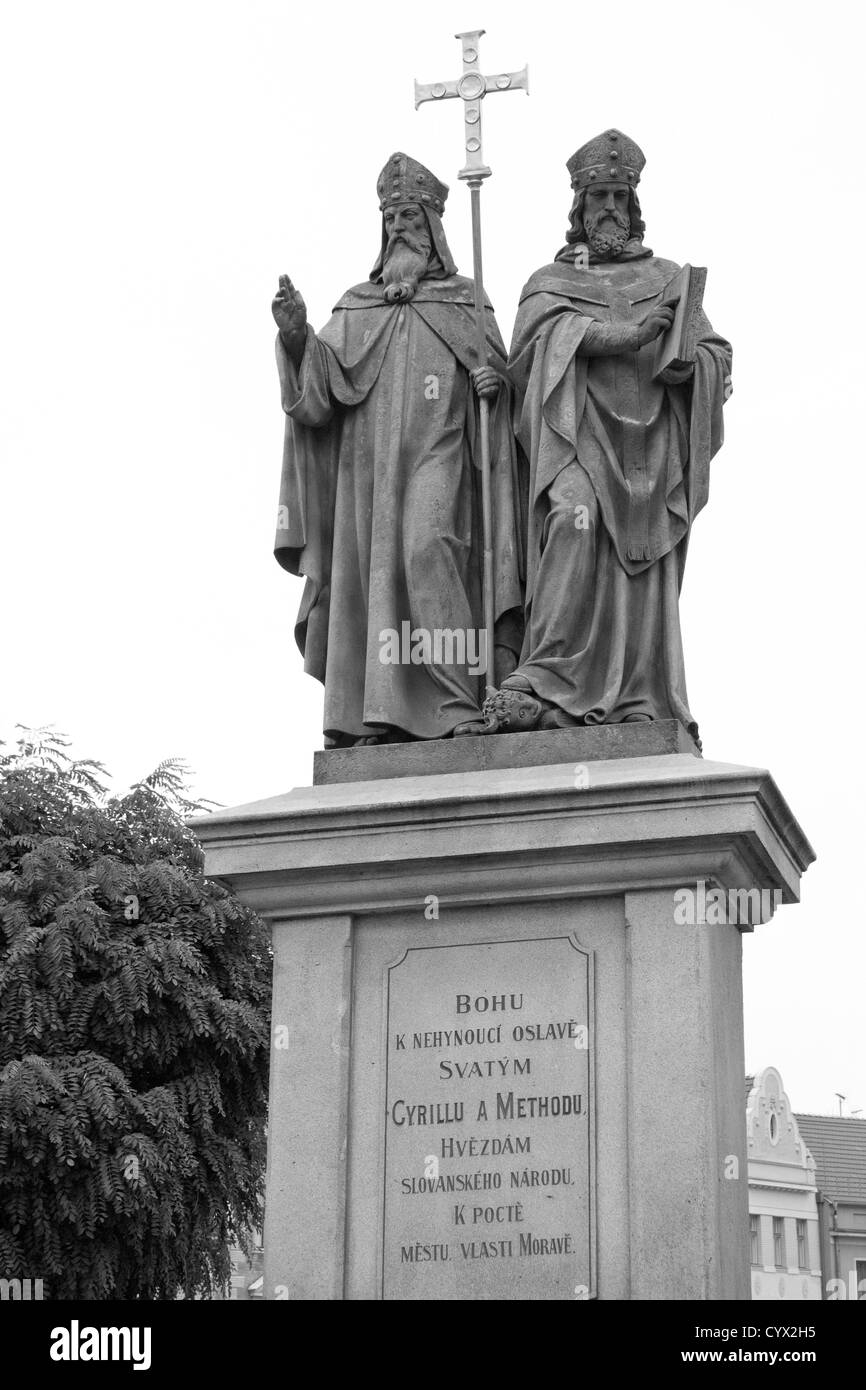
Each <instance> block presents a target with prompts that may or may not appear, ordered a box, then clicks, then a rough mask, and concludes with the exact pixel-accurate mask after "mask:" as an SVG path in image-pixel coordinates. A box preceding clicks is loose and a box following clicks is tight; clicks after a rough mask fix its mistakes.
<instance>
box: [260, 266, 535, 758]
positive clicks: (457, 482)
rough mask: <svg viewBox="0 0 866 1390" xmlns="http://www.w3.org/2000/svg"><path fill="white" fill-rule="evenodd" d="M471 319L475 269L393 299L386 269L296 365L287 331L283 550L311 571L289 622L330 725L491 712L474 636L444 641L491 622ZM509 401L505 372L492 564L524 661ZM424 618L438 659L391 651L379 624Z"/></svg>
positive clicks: (421, 732) (500, 355)
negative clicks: (387, 655)
mask: <svg viewBox="0 0 866 1390" xmlns="http://www.w3.org/2000/svg"><path fill="white" fill-rule="evenodd" d="M488 309H489V306H488ZM487 330H488V354H489V357H488V360H489V362H490V364H491V365H494V366H496V367H497V368H498V370H500V371H501V372H502V373H503V374H505V375H506V376H507V368H506V353H505V348H504V346H503V344H502V340H501V338H500V336H499V331H498V329H497V327H496V324H495V321H494V319H493V315H492V312H488V314H487ZM474 331H475V318H474V311H473V288H472V282H471V281H470V280H467V279H466V278H465V277H463V276H458V275H446V276H445V277H444V278H439V279H436V280H432V279H431V280H424V281H422V282H421V283H420V284H419V285H418V287H417V290H416V292H415V296H414V298H413V299H412V300H411V301H409V302H408V303H405V304H386V303H385V302H384V299H383V286H382V285H381V284H373V283H364V284H361V285H357V286H355V287H354V288H353V289H351V290H349V291H348V292H347V293H346V294H345V295H344V296H343V298H342V299H341V300H340V301H339V303H338V304H337V306H336V307H335V309H334V312H333V315H332V317H331V319H330V320H329V322H328V323H327V325H326V326H325V328H324V329H323V330H322V332H321V333H320V334H318V335H316V334H315V333H313V331H312V329H310V328H309V327H308V329H307V339H306V345H305V350H304V355H303V360H302V362H301V364H300V367H299V369H298V370H297V371H296V370H295V367H294V365H293V364H292V362H291V360H290V358H289V356H288V354H287V353H286V351H285V348H284V346H283V344H282V341H281V339H280V338H279V336H278V337H277V364H278V368H279V372H280V381H281V387H282V400H283V409H284V411H285V413H286V430H285V447H284V454H283V469H282V479H281V486H280V510H279V523H278V530H277V537H276V544H275V554H276V557H277V559H278V561H279V563H280V564H281V565H282V566H283V567H284V568H285V569H287V570H289V571H290V573H292V574H296V575H302V576H304V577H305V579H306V584H305V587H304V591H303V595H302V599H301V606H300V611H299V613H298V617H297V622H296V625H295V637H296V640H297V643H298V646H299V647H300V649H301V651H302V653H303V655H304V665H305V669H306V670H307V671H308V672H309V673H310V674H311V675H313V676H315V677H316V678H317V679H318V680H320V681H322V682H323V684H324V686H325V710H324V730H325V734H326V736H327V737H328V738H331V739H336V740H340V739H341V738H343V737H349V738H355V737H359V736H363V735H371V734H378V733H381V732H382V731H383V730H391V731H396V736H397V737H409V738H441V737H444V736H446V735H448V734H450V733H451V732H452V731H453V729H454V728H455V727H456V725H457V724H459V723H461V722H463V721H464V720H467V719H473V718H475V719H477V718H479V708H480V701H481V699H483V689H484V684H485V680H484V678H483V676H482V675H480V674H478V673H477V670H478V666H479V664H480V663H477V662H476V663H474V664H473V660H472V658H473V655H477V654H478V652H479V647H478V646H477V645H474V646H473V645H470V646H469V647H468V648H467V653H466V657H467V659H465V660H459V659H454V660H449V657H455V658H459V657H461V655H462V653H461V652H460V650H459V648H455V647H450V648H449V645H448V642H449V638H448V633H449V632H458V633H464V634H466V633H468V632H471V634H472V636H471V637H470V638H469V639H468V641H469V642H470V644H472V643H476V644H477V641H478V638H477V634H478V633H479V631H480V629H481V628H482V626H483V616H482V612H483V608H482V594H481V570H482V561H481V556H482V544H481V502H480V458H479V438H478V400H477V397H476V395H475V392H474V389H473V387H472V383H471V380H470V376H469V373H470V371H472V370H473V369H474V368H475V367H476V365H477V359H476V353H475V336H474ZM511 414H512V400H511V393H510V390H509V389H508V388H507V386H506V385H505V384H503V388H502V389H501V390H500V392H499V395H498V396H497V398H496V399H495V401H492V402H491V408H490V442H491V477H492V490H493V510H494V536H495V549H494V569H495V579H496V586H495V587H496V617H497V620H502V622H499V623H498V626H497V634H499V632H500V631H502V632H506V633H507V632H508V631H509V630H510V631H511V632H512V633H516V637H512V645H513V646H514V648H515V651H514V657H513V659H512V664H513V663H514V661H515V660H516V656H517V653H518V652H519V647H520V630H521V627H522V601H523V575H522V566H523V536H522V527H523V517H522V510H521V508H522V505H523V506H525V499H524V502H523V504H522V503H521V488H520V483H519V478H518V460H517V450H516V447H515V443H514V438H513V432H512V423H511ZM524 493H525V484H524ZM406 624H409V625H410V626H409V627H408V628H407V627H406ZM421 629H424V630H426V631H427V632H429V633H431V634H432V633H434V632H435V630H437V629H438V630H440V631H442V632H444V634H445V638H444V645H443V646H442V647H441V648H440V650H439V652H438V653H434V660H432V661H430V660H427V661H425V662H423V663H421V664H413V663H412V662H411V661H406V660H405V659H404V660H400V661H399V662H395V661H393V660H386V659H383V650H386V649H384V648H383V641H384V637H385V634H388V633H391V632H393V633H396V634H398V635H399V636H400V638H401V640H402V639H403V638H404V637H405V636H407V635H409V634H410V632H411V633H414V632H416V631H418V630H421ZM497 640H500V638H499V636H497ZM501 640H506V641H507V640H508V639H507V637H506V638H503V639H501ZM402 655H403V657H404V658H405V655H406V650H405V647H404V648H403V649H402ZM437 655H438V656H439V657H440V658H441V659H439V660H436V659H435V657H436V656H437ZM488 659H489V660H491V661H492V653H491V654H489V656H488ZM392 736H393V735H392Z"/></svg>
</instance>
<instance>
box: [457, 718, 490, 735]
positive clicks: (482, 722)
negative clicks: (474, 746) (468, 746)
mask: <svg viewBox="0 0 866 1390" xmlns="http://www.w3.org/2000/svg"><path fill="white" fill-rule="evenodd" d="M490 732H491V730H490V729H489V727H488V723H487V720H486V719H481V718H478V719H466V720H464V722H463V723H462V724H458V725H457V727H456V729H454V730H453V737H454V738H466V737H467V736H469V737H472V735H476V736H477V735H478V734H489V733H490Z"/></svg>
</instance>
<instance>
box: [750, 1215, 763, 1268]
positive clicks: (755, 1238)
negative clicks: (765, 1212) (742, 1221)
mask: <svg viewBox="0 0 866 1390" xmlns="http://www.w3.org/2000/svg"><path fill="white" fill-rule="evenodd" d="M749 1249H750V1252H751V1253H750V1256H749V1258H750V1259H751V1261H752V1264H753V1265H759V1264H760V1263H761V1218H760V1216H753V1215H752V1213H751V1212H750V1213H749Z"/></svg>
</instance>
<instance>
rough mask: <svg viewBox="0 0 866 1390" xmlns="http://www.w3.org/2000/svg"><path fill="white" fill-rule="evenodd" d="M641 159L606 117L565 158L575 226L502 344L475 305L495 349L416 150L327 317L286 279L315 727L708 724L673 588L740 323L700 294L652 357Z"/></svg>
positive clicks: (395, 176)
mask: <svg viewBox="0 0 866 1390" xmlns="http://www.w3.org/2000/svg"><path fill="white" fill-rule="evenodd" d="M644 162H645V161H644V156H643V154H642V152H641V150H640V149H639V148H638V146H637V145H636V144H635V143H634V141H633V140H630V139H629V138H628V137H627V136H626V135H624V134H622V132H620V131H618V130H607V131H605V132H603V133H602V134H601V135H599V136H597V137H596V138H595V139H593V140H591V141H589V142H588V143H587V144H586V145H584V146H582V148H581V149H579V150H578V151H577V152H576V154H574V155H573V156H572V158H571V159H570V160H568V164H567V167H568V171H569V174H570V176H571V185H572V189H573V194H574V196H573V201H572V206H571V213H570V219H569V221H570V227H569V231H568V233H567V237H566V244H565V246H563V248H562V249H561V250H560V251H559V252H558V253H557V254H556V256H555V257H554V259H553V261H552V262H551V264H549V265H546V266H543V267H542V268H541V269H540V270H537V271H536V272H535V274H534V275H532V276H531V277H530V279H529V280H528V281H527V283H526V286H525V288H524V289H523V292H522V294H521V297H520V305H519V309H518V313H517V320H516V323H515V328H514V336H513V340H512V344H511V350H510V352H509V351H507V350H506V348H505V345H504V343H503V341H502V338H501V336H500V334H499V329H498V327H497V324H496V320H495V317H494V314H493V309H492V307H491V305H490V304H489V303H487V304H486V309H485V324H486V335H487V360H486V361H484V362H481V363H479V360H478V357H479V354H478V350H477V331H476V318H475V309H474V293H473V282H472V280H470V279H467V278H466V277H464V276H461V275H458V274H457V269H456V266H455V264H454V260H453V257H452V255H451V252H450V250H449V248H448V242H447V241H446V238H445V232H444V229H443V223H442V219H443V214H444V211H445V200H446V198H447V196H448V189H447V187H446V186H445V185H444V184H443V183H441V182H440V181H439V180H438V179H437V178H436V177H435V176H434V175H433V174H432V173H431V172H430V170H429V169H426V168H425V167H424V166H423V165H422V164H419V163H418V162H417V161H416V160H414V159H411V158H410V157H409V156H407V155H405V154H395V155H393V156H392V157H391V158H390V159H389V160H388V163H387V164H386V165H385V168H384V169H383V170H382V173H381V174H380V176H379V180H378V183H377V192H378V196H379V207H380V209H381V212H382V241H381V246H380V249H379V255H378V257H377V259H376V263H375V265H374V266H373V269H372V270H371V272H370V275H369V278H368V279H367V280H365V281H364V282H362V283H361V284H359V285H355V286H353V287H352V288H351V289H349V290H347V291H346V293H345V294H344V295H343V296H342V298H341V299H340V300H338V302H337V304H336V307H335V308H334V311H333V314H332V316H331V318H330V320H329V321H328V323H327V324H326V325H325V327H324V328H323V329H322V330H321V332H320V333H315V332H313V330H312V328H311V327H310V325H309V324H308V322H307V314H306V309H305V306H304V301H303V299H302V298H301V295H300V294H299V293H298V291H297V290H296V289H295V288H294V286H293V285H292V283H291V281H290V280H289V279H288V277H287V276H282V277H281V278H280V285H279V289H278V292H277V294H276V297H275V299H274V301H273V306H272V309H273V315H274V318H275V320H276V323H277V327H278V330H279V332H278V336H277V362H278V367H279V374H280V383H281V388H282V403H283V410H284V412H285V416H286V433H285V449H284V455H283V469H282V479H281V490H280V506H279V514H278V515H279V519H278V530H277V538H276V556H277V559H278V560H279V562H280V564H281V565H283V566H284V568H286V569H288V570H289V571H290V572H291V573H292V574H296V575H302V576H303V577H304V579H305V581H306V583H305V586H304V590H303V595H302V599H301V606H300V611H299V613H298V618H297V622H296V626H295V635H296V638H297V641H298V645H299V646H300V649H301V651H302V652H303V655H304V664H305V669H306V670H307V671H308V672H309V673H310V674H312V675H313V676H315V677H317V678H318V679H319V680H320V681H321V682H322V683H323V685H324V689H325V700H324V734H325V744H326V746H327V747H348V746H351V745H355V744H374V743H393V742H406V741H410V740H414V739H432V738H447V737H450V736H461V735H466V734H496V733H502V732H504V733H508V732H517V731H523V730H530V729H555V728H562V727H568V726H574V725H591V724H610V723H627V722H633V721H640V720H656V719H677V720H679V721H680V722H681V723H682V724H683V725H684V726H685V727H686V729H688V730H689V731H690V732H691V733H692V735H693V736H694V737H695V738H696V737H697V726H696V724H695V721H694V719H693V717H692V714H691V712H690V710H689V705H688V699H687V696H686V682H685V671H684V664H683V651H682V639H681V634H680V622H679V592H680V586H681V584H682V579H683V568H684V564H685V557H686V548H687V545H688V539H689V532H690V529H691V525H692V522H693V520H694V518H695V517H696V515H697V513H698V512H699V511H700V510H701V508H702V507H703V505H704V503H705V502H706V499H707V492H708V483H709V465H710V460H711V458H712V457H713V455H714V454H715V452H716V450H717V449H718V448H719V446H720V445H721V443H722V433H723V432H722V407H723V404H724V401H725V400H726V399H727V396H728V395H729V394H730V389H731V382H730V370H731V348H730V345H729V344H728V343H727V342H726V341H725V340H724V339H723V338H720V337H719V336H718V335H717V334H715V333H714V332H713V330H712V327H711V326H710V323H709V321H708V320H707V318H706V317H705V315H704V313H703V309H702V308H701V307H700V305H698V306H697V307H696V308H695V310H694V313H693V320H694V321H693V323H692V327H691V332H692V339H693V350H692V351H691V353H690V354H689V359H688V360H685V361H683V360H681V359H679V358H677V357H676V356H675V355H674V356H673V358H672V360H670V361H669V362H668V364H667V365H664V366H662V367H661V368H660V367H659V362H660V354H659V349H660V345H661V343H662V342H663V341H664V340H665V338H666V336H669V335H670V334H671V333H672V332H673V326H674V317H675V311H676V301H675V300H673V299H672V297H671V290H670V287H671V284H672V282H675V280H676V277H677V275H678V272H679V271H680V267H679V266H678V265H676V264H675V263H673V262H672V261H666V260H662V259H660V258H659V257H658V256H655V255H653V253H652V251H651V250H650V249H649V247H647V246H646V245H645V244H644V230H645V229H644V223H643V220H642V218H641V210H640V204H639V202H638V197H637V186H638V183H639V180H640V175H641V172H642V170H643V167H644ZM482 401H484V402H486V405H485V407H484V409H485V410H486V412H488V415H489V450H490V470H489V478H490V497H489V505H490V512H491V514H492V522H493V524H492V535H491V537H490V541H489V546H490V547H491V548H492V551H493V555H492V561H493V564H492V568H493V577H494V584H493V594H494V602H495V608H494V618H495V625H494V631H493V634H492V641H488V633H487V629H486V628H485V627H484V625H483V594H482V579H483V571H484V565H483V549H484V529H483V526H482V515H483V500H482V483H481V478H482V469H481V460H480V439H481V421H480V412H481V409H482V407H481V402H482ZM491 648H492V649H491Z"/></svg>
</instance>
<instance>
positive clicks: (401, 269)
mask: <svg viewBox="0 0 866 1390" xmlns="http://www.w3.org/2000/svg"><path fill="white" fill-rule="evenodd" d="M432 249H433V243H432V241H431V238H430V236H429V234H428V233H423V232H409V231H402V232H393V233H392V234H391V235H390V236H389V238H388V244H387V246H386V248H385V256H384V263H383V266H382V282H383V284H385V285H386V286H388V285H405V286H406V288H407V290H408V291H409V293H410V295H411V294H414V292H415V290H416V289H417V287H418V282H419V280H422V279H423V278H424V276H425V275H426V273H427V268H428V266H429V264H430V253H431V251H432Z"/></svg>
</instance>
